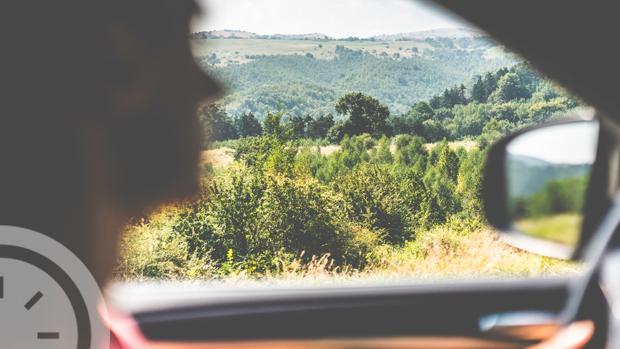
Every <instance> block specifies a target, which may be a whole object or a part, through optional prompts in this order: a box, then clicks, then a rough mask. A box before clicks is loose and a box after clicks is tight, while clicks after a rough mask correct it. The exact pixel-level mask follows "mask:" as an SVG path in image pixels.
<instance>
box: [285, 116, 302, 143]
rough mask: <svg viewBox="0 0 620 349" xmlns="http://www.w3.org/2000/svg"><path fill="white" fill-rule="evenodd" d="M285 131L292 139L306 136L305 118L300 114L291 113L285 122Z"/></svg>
mask: <svg viewBox="0 0 620 349" xmlns="http://www.w3.org/2000/svg"><path fill="white" fill-rule="evenodd" d="M284 128H285V129H286V133H287V135H288V136H290V137H291V138H293V139H299V138H304V137H305V136H306V118H304V117H302V116H300V115H293V116H292V117H290V118H289V120H288V121H287V122H286V123H285V126H284Z"/></svg>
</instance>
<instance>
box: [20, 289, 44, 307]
mask: <svg viewBox="0 0 620 349" xmlns="http://www.w3.org/2000/svg"><path fill="white" fill-rule="evenodd" d="M41 298H43V293H41V291H37V293H35V294H34V296H32V298H30V300H29V301H28V302H26V304H24V308H26V310H30V309H31V308H32V307H34V305H35V304H37V302H38V301H39V300H40V299H41Z"/></svg>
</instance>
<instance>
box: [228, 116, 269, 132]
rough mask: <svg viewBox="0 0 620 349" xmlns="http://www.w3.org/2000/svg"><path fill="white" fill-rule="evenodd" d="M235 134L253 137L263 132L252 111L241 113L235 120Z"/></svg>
mask: <svg viewBox="0 0 620 349" xmlns="http://www.w3.org/2000/svg"><path fill="white" fill-rule="evenodd" d="M235 126H236V129H237V134H238V135H239V136H240V137H253V136H260V135H261V134H263V128H262V126H261V125H260V122H258V119H256V117H255V116H254V114H252V113H243V114H241V115H240V116H239V117H238V118H237V119H236V120H235Z"/></svg>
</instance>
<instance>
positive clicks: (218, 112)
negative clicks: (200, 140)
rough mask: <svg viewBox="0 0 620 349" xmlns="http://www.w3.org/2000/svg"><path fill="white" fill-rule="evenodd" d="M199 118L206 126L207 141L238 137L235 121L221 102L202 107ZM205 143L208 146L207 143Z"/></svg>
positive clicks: (204, 126)
mask: <svg viewBox="0 0 620 349" xmlns="http://www.w3.org/2000/svg"><path fill="white" fill-rule="evenodd" d="M199 119H200V121H201V123H202V125H203V128H204V131H205V132H204V134H205V141H206V142H212V141H223V140H227V139H235V138H237V137H238V135H237V130H236V129H235V125H234V121H233V120H232V119H231V118H230V117H229V116H228V114H226V111H225V110H224V108H223V107H222V106H221V105H219V104H210V105H208V106H204V107H202V108H201V109H200V113H199ZM206 142H205V144H203V146H206V145H207V144H206Z"/></svg>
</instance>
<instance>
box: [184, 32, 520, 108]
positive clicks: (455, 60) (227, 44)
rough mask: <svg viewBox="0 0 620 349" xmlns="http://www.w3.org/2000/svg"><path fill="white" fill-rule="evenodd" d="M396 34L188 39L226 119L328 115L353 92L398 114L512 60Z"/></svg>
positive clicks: (487, 44)
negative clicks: (215, 87) (214, 81)
mask: <svg viewBox="0 0 620 349" xmlns="http://www.w3.org/2000/svg"><path fill="white" fill-rule="evenodd" d="M437 35H450V33H434V34H432V35H430V34H429V35H425V34H421V33H411V34H399V35H393V36H377V37H373V38H366V39H358V38H349V39H340V40H336V39H331V38H328V37H326V36H322V35H321V34H311V35H306V36H304V35H296V36H295V35H293V36H290V35H289V36H283V35H282V36H259V35H256V34H252V33H246V32H238V31H237V32H235V31H224V32H217V33H214V32H211V33H195V34H193V46H194V52H195V55H196V57H197V59H198V60H199V62H200V64H201V65H202V66H203V67H204V68H205V69H206V70H208V71H211V72H213V73H214V74H215V75H217V76H218V77H219V78H220V79H221V80H223V81H224V82H225V84H226V85H227V87H228V91H229V93H228V95H227V96H226V98H225V99H224V101H223V103H224V104H225V106H226V109H227V111H228V112H229V113H231V114H237V115H238V114H241V113H243V112H252V113H254V114H256V115H257V116H258V117H259V118H262V117H263V116H264V115H265V114H266V113H268V112H274V111H285V112H287V113H288V114H292V115H307V114H310V115H313V116H315V117H316V116H318V115H324V114H327V113H332V114H335V113H334V110H333V108H334V104H335V101H336V100H337V99H338V98H339V97H340V96H342V95H344V94H346V93H348V92H353V91H356V92H357V91H359V92H362V93H364V94H367V95H370V96H373V97H375V98H377V99H379V100H381V101H382V102H383V103H385V104H386V105H387V106H388V107H389V108H390V111H391V112H392V113H393V114H400V113H404V112H406V111H407V110H409V108H410V107H411V106H412V105H413V104H414V103H415V102H417V101H420V100H426V99H428V98H430V97H432V96H433V95H436V94H438V93H440V92H441V91H443V90H444V89H445V88H448V87H450V86H452V85H454V84H457V83H462V82H463V81H470V80H471V79H472V78H473V77H474V76H475V75H478V74H483V73H485V72H487V71H492V70H495V69H497V68H499V67H503V66H507V65H512V64H514V63H515V62H516V60H515V59H514V58H513V57H512V55H510V54H508V53H506V52H505V51H504V50H503V48H501V47H499V46H497V45H496V44H495V43H494V42H493V41H491V40H490V39H489V38H488V37H486V36H484V35H481V34H479V33H472V34H471V35H469V34H467V33H465V34H463V33H459V35H455V36H454V37H444V36H437Z"/></svg>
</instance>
